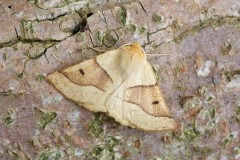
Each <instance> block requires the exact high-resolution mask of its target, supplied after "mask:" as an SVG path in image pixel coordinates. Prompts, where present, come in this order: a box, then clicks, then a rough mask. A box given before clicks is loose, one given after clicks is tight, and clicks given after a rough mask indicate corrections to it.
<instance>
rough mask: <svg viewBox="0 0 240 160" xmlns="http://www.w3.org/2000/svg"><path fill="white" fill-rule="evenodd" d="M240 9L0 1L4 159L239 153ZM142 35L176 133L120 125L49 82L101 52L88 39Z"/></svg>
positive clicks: (225, 3) (195, 3) (192, 2)
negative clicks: (70, 98)
mask: <svg viewBox="0 0 240 160" xmlns="http://www.w3.org/2000/svg"><path fill="white" fill-rule="evenodd" d="M239 10H240V1H239V0H221V1H220V0H202V1H200V0H175V1H174V0H168V1H167V0H165V1H164V0H161V1H155V0H152V1H145V0H139V1H133V0H132V1H127V0H125V1H124V0H122V1H114V0H111V1H97V0H91V1H90V0H89V1H88V0H79V1H78V0H67V1H66V0H51V1H47V0H39V1H36V0H19V1H15V0H10V1H9V0H8V1H7V0H1V2H0V15H1V16H0V19H1V22H2V23H1V24H0V26H1V31H0V84H1V85H0V119H1V122H0V159H7V160H11V159H84V160H85V159H104V160H105V159H209V160H210V159H239V158H240V146H239V144H240V135H239V134H240V133H239V131H240V125H239V123H240V18H239V16H240V15H239ZM92 13H93V14H92ZM135 41H138V42H139V43H141V44H142V46H143V47H144V48H145V51H146V52H147V53H149V54H152V55H148V59H149V62H150V63H151V65H152V66H153V67H154V69H155V70H156V74H157V75H159V85H160V86H161V87H162V90H163V92H164V95H165V97H166V100H167V104H168V106H169V108H170V110H171V112H172V114H173V116H174V118H175V119H176V120H177V121H178V122H179V128H178V129H177V130H176V131H174V132H163V133H146V132H142V131H138V130H135V129H130V128H127V127H124V126H121V125H119V124H118V123H116V122H115V121H114V120H113V119H110V118H108V117H107V116H106V115H104V114H93V113H91V112H89V111H87V110H85V109H83V108H81V107H78V106H77V105H76V104H73V103H71V102H69V101H68V100H66V99H65V98H63V97H62V96H61V95H60V94H59V93H58V92H57V91H56V90H54V89H53V88H52V87H51V85H49V84H48V83H47V82H46V81H45V76H46V75H48V74H49V73H52V72H53V71H56V70H61V69H63V68H66V67H68V66H70V65H73V64H75V63H77V62H81V61H83V60H86V59H89V58H91V57H93V56H95V55H98V54H100V53H99V52H96V51H95V50H93V49H91V48H90V47H94V48H95V49H99V50H108V49H110V48H116V47H118V46H120V45H122V44H124V43H130V42H135ZM158 54H168V56H159V55H158Z"/></svg>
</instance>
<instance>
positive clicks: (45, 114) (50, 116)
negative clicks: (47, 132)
mask: <svg viewBox="0 0 240 160" xmlns="http://www.w3.org/2000/svg"><path fill="white" fill-rule="evenodd" d="M41 112H42V115H41V118H40V120H39V127H40V129H42V130H44V129H45V127H46V126H47V124H48V123H50V122H52V121H53V120H54V119H55V118H56V117H57V113H55V112H49V111H45V110H42V111H41Z"/></svg>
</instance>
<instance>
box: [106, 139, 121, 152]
mask: <svg viewBox="0 0 240 160" xmlns="http://www.w3.org/2000/svg"><path fill="white" fill-rule="evenodd" d="M118 144H119V140H118V139H117V138H116V137H108V138H107V140H106V147H107V149H108V150H110V151H113V148H114V147H115V146H116V145H118Z"/></svg>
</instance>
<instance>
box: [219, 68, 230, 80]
mask: <svg viewBox="0 0 240 160" xmlns="http://www.w3.org/2000/svg"><path fill="white" fill-rule="evenodd" d="M220 72H221V76H222V78H224V79H225V80H226V81H227V82H230V81H231V80H232V75H231V73H230V72H229V71H225V70H221V71H220Z"/></svg>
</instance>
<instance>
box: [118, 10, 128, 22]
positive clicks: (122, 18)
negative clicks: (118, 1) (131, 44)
mask: <svg viewBox="0 0 240 160" xmlns="http://www.w3.org/2000/svg"><path fill="white" fill-rule="evenodd" d="M117 18H118V19H119V20H120V22H121V23H122V25H123V26H125V25H126V24H127V10H126V8H124V7H121V9H120V10H119V13H118V17H117Z"/></svg>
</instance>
